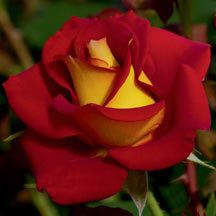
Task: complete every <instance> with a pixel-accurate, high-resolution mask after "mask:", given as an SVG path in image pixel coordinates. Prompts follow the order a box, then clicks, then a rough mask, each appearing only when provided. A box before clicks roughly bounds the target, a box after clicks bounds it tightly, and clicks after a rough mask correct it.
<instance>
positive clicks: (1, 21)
mask: <svg viewBox="0 0 216 216" xmlns="http://www.w3.org/2000/svg"><path fill="white" fill-rule="evenodd" d="M0 27H1V28H2V30H3V31H4V33H5V35H6V37H7V38H8V41H9V42H10V44H11V46H12V47H13V49H14V51H15V53H16V55H17V57H18V58H19V60H20V62H21V64H22V65H23V66H24V67H25V68H28V67H30V66H31V65H32V64H33V60H32V56H31V54H30V52H29V50H28V48H27V46H26V45H25V43H24V41H23V38H22V34H21V32H20V31H19V30H18V29H16V28H15V27H14V26H13V23H12V22H11V19H10V16H9V14H8V12H7V10H6V8H5V5H4V0H0Z"/></svg>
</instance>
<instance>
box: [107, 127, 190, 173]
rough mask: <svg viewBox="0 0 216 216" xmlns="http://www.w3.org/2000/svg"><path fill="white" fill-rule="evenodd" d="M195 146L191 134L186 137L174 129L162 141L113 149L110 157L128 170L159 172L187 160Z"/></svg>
mask: <svg viewBox="0 0 216 216" xmlns="http://www.w3.org/2000/svg"><path fill="white" fill-rule="evenodd" d="M189 136H190V137H189ZM193 146H194V140H193V137H191V134H188V135H187V136H186V135H184V134H182V133H181V132H180V130H179V129H172V130H170V131H169V132H168V133H167V134H166V135H164V136H163V137H161V138H160V139H157V140H152V141H150V142H148V143H145V144H143V145H141V146H138V147H127V148H118V149H111V150H109V155H110V156H111V157H112V158H114V159H115V160H116V161H118V162H119V163H121V164H122V165H124V166H126V167H127V168H128V169H133V170H158V169H163V168H167V167H169V166H173V165H175V164H177V163H179V162H180V161H182V160H184V159H186V158H187V156H188V155H189V154H190V153H191V151H192V150H193Z"/></svg>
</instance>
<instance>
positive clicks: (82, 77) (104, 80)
mask: <svg viewBox="0 0 216 216" xmlns="http://www.w3.org/2000/svg"><path fill="white" fill-rule="evenodd" d="M64 62H65V64H66V65H67V67H68V69H69V71H70V74H71V77H72V80H73V84H74V88H75V92H76V95H77V97H78V100H79V104H80V105H81V106H83V105H86V104H89V103H94V104H98V105H103V103H104V102H105V100H106V98H107V97H108V95H109V94H110V91H111V89H112V87H113V81H114V78H115V75H116V74H115V72H111V71H108V70H106V69H103V68H97V67H93V66H91V65H89V64H86V63H84V62H82V61H80V60H78V59H75V58H73V57H71V56H68V57H67V58H65V59H64Z"/></svg>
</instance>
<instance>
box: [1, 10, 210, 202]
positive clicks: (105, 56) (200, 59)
mask: <svg viewBox="0 0 216 216" xmlns="http://www.w3.org/2000/svg"><path fill="white" fill-rule="evenodd" d="M209 60H210V51H209V46H208V45H206V44H202V43H197V42H193V41H190V40H188V39H185V38H183V37H180V36H177V35H175V34H173V33H170V32H168V31H165V30H162V29H159V28H155V27H150V24H149V22H148V21H147V20H145V19H142V18H140V17H138V16H136V15H135V14H134V13H133V12H128V13H126V14H117V13H116V14H114V15H113V16H112V17H106V16H105V17H103V18H100V17H96V18H95V17H94V18H86V19H84V18H82V19H81V18H77V17H72V18H71V19H70V20H69V21H68V22H66V23H65V24H64V26H63V27H62V28H61V29H60V30H59V31H58V32H56V33H55V34H54V35H53V36H52V37H50V38H49V40H48V41H47V42H46V43H45V45H44V48H43V54H42V60H41V62H39V63H38V64H35V65H33V66H32V67H31V68H29V69H28V70H26V71H24V72H22V73H20V74H18V75H16V76H12V77H10V78H9V80H8V81H7V82H6V83H5V84H4V88H5V90H6V93H7V97H8V100H9V103H10V105H11V107H12V108H13V110H14V111H15V113H16V114H17V116H18V117H19V118H20V119H21V120H22V121H23V122H24V123H25V124H26V126H27V129H26V133H25V135H24V136H23V138H22V144H23V146H24V148H25V150H26V152H27V155H28V157H29V159H30V162H31V165H32V168H33V172H34V176H35V179H36V184H37V187H38V189H39V190H46V191H47V192H48V194H49V195H50V197H51V198H52V199H53V200H54V201H56V202H58V203H60V204H73V203H80V202H87V201H91V200H98V199H103V198H106V197H109V196H111V195H113V194H115V193H116V192H118V191H119V190H120V189H121V187H122V185H123V183H124V181H125V179H126V177H127V173H128V171H129V170H145V171H148V170H158V169H163V168H167V167H170V166H172V165H175V164H177V163H179V162H181V161H182V160H184V159H186V158H187V156H188V155H189V154H190V153H191V152H192V150H193V147H194V138H195V134H196V131H197V130H198V129H208V128H209V125H210V114H209V108H208V103H207V99H206V96H205V92H204V90H203V86H202V80H203V78H204V76H205V73H206V70H207V68H208V65H209Z"/></svg>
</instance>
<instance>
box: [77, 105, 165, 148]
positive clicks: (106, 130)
mask: <svg viewBox="0 0 216 216" xmlns="http://www.w3.org/2000/svg"><path fill="white" fill-rule="evenodd" d="M164 113H165V108H162V109H161V110H160V111H159V112H158V113H156V114H155V115H154V116H152V117H150V118H149V119H146V120H140V121H132V122H131V121H115V120H112V119H109V118H107V117H105V116H103V115H101V114H98V113H96V112H92V113H90V112H88V113H85V115H84V116H82V117H81V118H78V119H77V124H78V125H79V124H81V127H82V126H83V125H85V128H83V127H82V128H83V130H84V132H85V133H86V134H87V135H88V137H89V138H90V139H92V141H93V143H96V144H98V145H99V146H101V145H102V146H105V147H108V148H110V147H111V148H115V147H116V148H117V147H126V146H131V147H134V146H139V145H141V144H143V143H146V142H147V141H149V140H151V139H152V137H153V132H154V130H155V129H156V128H157V127H158V126H159V125H160V124H161V122H162V120H163V118H164Z"/></svg>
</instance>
